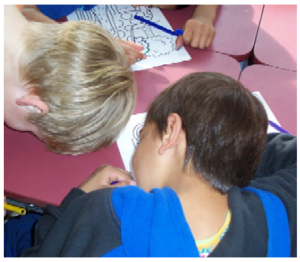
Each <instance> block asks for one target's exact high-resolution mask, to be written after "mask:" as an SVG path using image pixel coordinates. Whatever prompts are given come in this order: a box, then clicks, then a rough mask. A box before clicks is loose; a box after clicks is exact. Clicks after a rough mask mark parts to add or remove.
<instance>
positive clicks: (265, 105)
mask: <svg viewBox="0 0 300 262" xmlns="http://www.w3.org/2000/svg"><path fill="white" fill-rule="evenodd" d="M252 94H253V95H254V96H256V97H257V98H258V99H259V101H260V102H261V103H262V104H263V106H264V108H265V110H266V113H267V116H268V119H269V120H271V121H272V122H274V123H275V124H277V125H279V126H280V124H279V122H278V120H277V118H276V117H275V115H274V114H273V112H272V110H271V108H270V107H269V106H268V104H267V102H266V100H265V99H264V98H263V97H262V95H261V94H260V92H252ZM267 133H279V131H278V130H277V129H275V128H274V127H272V126H270V125H269V126H268V130H267Z"/></svg>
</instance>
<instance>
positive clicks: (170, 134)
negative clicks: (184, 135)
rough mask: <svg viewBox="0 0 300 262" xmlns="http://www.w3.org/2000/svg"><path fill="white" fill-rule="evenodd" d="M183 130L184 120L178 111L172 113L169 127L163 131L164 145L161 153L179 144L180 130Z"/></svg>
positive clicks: (169, 118)
mask: <svg viewBox="0 0 300 262" xmlns="http://www.w3.org/2000/svg"><path fill="white" fill-rule="evenodd" d="M181 130H182V120H181V117H180V116H179V115H178V114H177V113H171V114H170V115H169V116H168V119H167V127H166V130H165V132H164V133H163V138H162V140H163V141H162V145H161V147H160V148H159V151H158V152H159V154H160V155H162V154H163V153H164V152H165V151H166V150H168V149H169V148H171V147H173V146H175V145H176V144H178V142H179V139H180V132H181Z"/></svg>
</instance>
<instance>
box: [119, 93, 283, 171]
mask: <svg viewBox="0 0 300 262" xmlns="http://www.w3.org/2000/svg"><path fill="white" fill-rule="evenodd" d="M253 95H255V96H256V97H257V98H258V99H259V100H260V101H261V102H262V104H263V106H264V108H265V110H266V113H267V115H268V118H269V120H271V121H273V122H274V123H276V124H278V125H280V124H279V122H278V120H277V119H276V117H275V115H274V114H273V112H272V110H271V109H270V107H269V106H268V104H267V103H266V101H265V100H264V98H263V97H262V95H261V94H260V92H253ZM146 115H147V113H141V114H136V115H132V116H131V118H130V120H129V122H128V124H127V125H126V127H125V128H124V129H123V130H122V132H121V134H120V136H119V138H118V139H117V145H118V147H119V151H120V154H121V157H122V160H123V163H124V166H125V169H126V170H127V171H129V172H131V173H132V174H133V170H132V167H131V160H132V156H133V154H134V151H135V148H136V146H137V145H138V143H139V132H140V130H141V129H142V128H143V126H144V122H145V118H146ZM267 132H268V133H274V132H275V133H277V132H278V131H277V130H276V129H275V128H273V127H271V126H270V125H269V127H268V130H267Z"/></svg>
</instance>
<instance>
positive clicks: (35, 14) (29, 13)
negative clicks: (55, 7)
mask: <svg viewBox="0 0 300 262" xmlns="http://www.w3.org/2000/svg"><path fill="white" fill-rule="evenodd" d="M22 14H23V15H24V16H25V17H26V19H27V20H28V21H35V22H43V23H50V24H56V23H57V22H56V21H54V20H52V19H51V18H49V17H48V16H46V15H44V14H43V13H42V12H41V11H40V9H39V8H38V7H37V6H36V5H24V6H23V10H22Z"/></svg>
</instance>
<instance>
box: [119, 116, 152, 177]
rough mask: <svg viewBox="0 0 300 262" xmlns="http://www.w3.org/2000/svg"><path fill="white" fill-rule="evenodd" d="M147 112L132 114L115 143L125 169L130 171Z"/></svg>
mask: <svg viewBox="0 0 300 262" xmlns="http://www.w3.org/2000/svg"><path fill="white" fill-rule="evenodd" d="M146 115H147V113H142V114H136V115H132V116H131V118H130V120H129V122H128V123H127V125H126V127H125V128H124V129H123V130H122V132H121V134H120V136H119V138H118V139H117V145H118V147H119V151H120V154H121V157H122V160H123V163H124V166H125V169H126V170H127V171H129V172H131V173H132V174H133V172H132V168H131V159H132V156H133V154H134V151H135V149H136V147H137V145H138V143H139V141H140V140H139V132H140V131H141V129H142V128H143V126H144V122H145V119H146Z"/></svg>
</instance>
